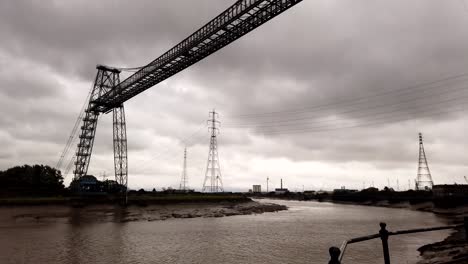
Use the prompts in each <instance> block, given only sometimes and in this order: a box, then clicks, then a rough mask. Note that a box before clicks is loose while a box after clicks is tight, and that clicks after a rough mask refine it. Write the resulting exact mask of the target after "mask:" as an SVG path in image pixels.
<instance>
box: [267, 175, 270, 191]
mask: <svg viewBox="0 0 468 264" xmlns="http://www.w3.org/2000/svg"><path fill="white" fill-rule="evenodd" d="M268 181H270V178H269V177H267V193H268V192H269V191H268Z"/></svg>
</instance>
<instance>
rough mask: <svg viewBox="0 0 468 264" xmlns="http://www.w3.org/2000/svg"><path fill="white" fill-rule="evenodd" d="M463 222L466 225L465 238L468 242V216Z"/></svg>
mask: <svg viewBox="0 0 468 264" xmlns="http://www.w3.org/2000/svg"><path fill="white" fill-rule="evenodd" d="M463 224H464V226H465V239H466V241H467V242H468V217H466V216H465V217H463Z"/></svg>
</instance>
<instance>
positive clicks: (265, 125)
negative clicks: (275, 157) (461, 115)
mask: <svg viewBox="0 0 468 264" xmlns="http://www.w3.org/2000/svg"><path fill="white" fill-rule="evenodd" d="M467 98H468V96H459V97H455V98H449V99H447V100H443V101H439V102H436V103H432V104H431V106H435V105H440V107H442V106H443V104H447V103H452V105H450V106H453V105H454V104H453V103H460V102H457V101H460V100H464V99H467ZM411 101H412V100H410V101H408V102H411ZM464 102H465V101H462V102H461V103H464ZM405 103H407V102H405ZM400 104H401V103H397V104H388V105H385V106H384V107H382V106H378V107H372V108H362V109H359V110H369V109H377V110H380V109H379V108H382V109H385V107H395V106H398V105H400ZM420 108H421V106H419V105H410V106H406V107H400V108H397V109H393V110H390V111H388V110H384V111H381V112H377V113H375V112H372V111H371V112H367V111H364V112H361V113H360V111H354V110H353V111H346V112H341V113H339V114H349V113H354V112H357V113H358V114H359V113H360V115H353V116H352V118H353V119H356V118H363V117H368V116H377V115H385V114H388V113H395V112H399V111H403V110H411V109H420ZM312 119H314V118H311V117H307V118H295V119H289V120H284V121H280V122H277V123H274V124H272V123H271V122H265V123H262V122H259V123H257V124H258V125H257V124H252V125H247V124H242V125H237V126H232V125H231V126H226V127H227V128H249V127H255V128H268V127H283V126H289V127H290V126H294V125H298V124H299V125H304V124H319V123H328V122H336V121H350V120H352V119H350V118H347V119H346V118H341V119H329V120H318V121H314V122H311V123H297V121H304V120H312Z"/></svg>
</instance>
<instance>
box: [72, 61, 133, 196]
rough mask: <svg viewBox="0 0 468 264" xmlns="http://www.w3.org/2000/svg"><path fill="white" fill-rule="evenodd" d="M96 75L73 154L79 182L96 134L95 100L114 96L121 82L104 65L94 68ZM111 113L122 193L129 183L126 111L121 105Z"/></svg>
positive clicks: (84, 171)
mask: <svg viewBox="0 0 468 264" xmlns="http://www.w3.org/2000/svg"><path fill="white" fill-rule="evenodd" d="M96 68H97V70H98V72H97V75H96V79H95V81H94V87H93V90H92V92H91V96H90V98H89V103H88V106H87V108H86V110H85V115H84V118H83V125H82V126H81V133H80V137H79V143H78V146H77V148H78V149H77V152H76V161H75V170H74V179H75V180H78V179H80V178H81V177H83V176H86V174H87V173H88V167H89V163H90V160H91V153H92V150H93V145H94V136H95V135H96V127H97V121H98V118H99V114H100V112H99V111H98V110H97V109H96V100H97V99H98V98H99V97H100V96H102V95H103V94H106V93H110V94H112V93H117V91H116V90H115V87H116V86H117V85H118V84H119V83H120V77H119V74H120V70H118V69H115V68H110V67H106V66H102V65H100V66H97V67H96ZM112 111H113V144H114V168H115V180H116V181H117V182H118V183H119V184H121V186H122V192H124V191H125V192H126V189H127V183H128V168H127V132H126V124H125V111H124V106H123V104H119V105H117V106H115V107H113V109H112Z"/></svg>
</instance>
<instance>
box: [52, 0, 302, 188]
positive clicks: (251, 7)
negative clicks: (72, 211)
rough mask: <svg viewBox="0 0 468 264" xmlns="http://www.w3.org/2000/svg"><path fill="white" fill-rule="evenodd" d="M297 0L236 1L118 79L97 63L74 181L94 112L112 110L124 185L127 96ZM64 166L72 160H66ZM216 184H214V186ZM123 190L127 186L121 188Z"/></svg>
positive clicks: (84, 159) (86, 155) (83, 171)
mask: <svg viewBox="0 0 468 264" xmlns="http://www.w3.org/2000/svg"><path fill="white" fill-rule="evenodd" d="M301 1H302V0H271V1H251V0H238V1H236V2H235V3H234V4H233V5H232V6H230V7H229V8H227V9H226V10H225V11H224V12H222V13H221V14H220V15H218V16H216V17H215V18H214V19H212V20H211V21H210V22H208V23H207V24H205V25H204V26H203V27H202V28H200V29H199V30H197V31H195V32H194V33H193V34H192V35H190V36H189V37H187V38H185V39H184V40H183V41H182V42H180V43H179V44H177V45H176V46H174V47H173V48H172V49H170V50H169V51H167V52H166V53H164V54H163V55H161V56H160V57H159V58H157V59H155V60H154V61H152V62H150V63H149V64H147V65H145V66H143V67H138V68H132V69H125V70H136V72H135V73H134V74H132V75H131V76H129V77H128V78H127V79H125V80H123V81H122V82H120V79H119V74H120V71H121V70H124V69H123V68H111V67H106V66H97V70H98V73H97V76H96V79H95V82H94V86H93V89H92V91H91V93H90V98H89V102H88V104H87V107H86V109H85V110H84V112H82V113H80V115H79V117H80V119H81V117H82V116H84V117H83V118H82V126H81V132H80V142H79V143H78V145H77V151H76V153H75V154H76V155H75V156H74V157H73V158H72V161H73V160H75V162H74V163H75V170H74V179H75V180H78V179H80V178H81V177H84V176H86V175H87V173H88V167H89V162H90V159H91V154H92V149H93V144H94V136H95V133H96V127H97V121H98V117H99V115H100V114H102V113H109V112H111V111H112V112H113V117H114V118H113V120H114V137H113V139H114V165H115V178H116V181H117V182H118V183H119V184H120V185H122V186H125V187H127V184H128V169H127V137H126V125H125V113H124V108H123V104H124V102H126V101H127V100H129V99H130V98H132V97H134V96H136V95H138V94H140V93H141V92H143V91H145V90H147V89H149V88H151V87H152V86H154V85H156V84H158V83H160V82H162V81H164V80H166V79H167V78H169V77H171V76H173V75H175V74H177V73H178V72H180V71H182V70H184V69H186V68H188V67H189V66H191V65H193V64H195V63H197V62H198V61H200V60H202V59H204V58H206V57H208V56H210V55H211V54H213V53H215V52H216V51H218V50H220V49H221V48H223V47H225V46H227V45H228V44H230V43H232V42H234V41H236V40H237V39H238V38H240V37H242V36H244V35H245V34H247V33H249V32H250V31H252V30H254V29H255V28H257V27H259V26H261V25H262V24H263V23H265V22H267V21H269V20H270V19H272V18H274V17H276V16H277V15H279V14H281V13H282V12H284V11H286V10H287V9H289V8H291V7H292V6H294V5H296V4H298V3H299V2H301ZM78 125H79V122H77V125H75V127H74V129H73V130H72V135H71V136H70V137H69V141H68V142H67V145H66V147H65V149H64V153H62V155H61V157H60V160H59V162H58V163H57V164H58V165H62V162H63V158H64V157H65V156H66V155H65V154H66V153H67V152H68V149H69V145H70V142H72V141H73V139H74V138H75V133H77V130H78V129H77V128H78ZM68 164H70V166H67V169H68V168H69V167H71V165H72V164H73V163H72V162H70V163H68ZM218 183H221V175H217V176H216V178H215V180H214V182H213V180H211V191H219V190H221V191H222V190H223V187H222V184H219V186H218ZM213 184H215V186H216V187H215V189H213ZM125 191H126V188H125Z"/></svg>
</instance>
